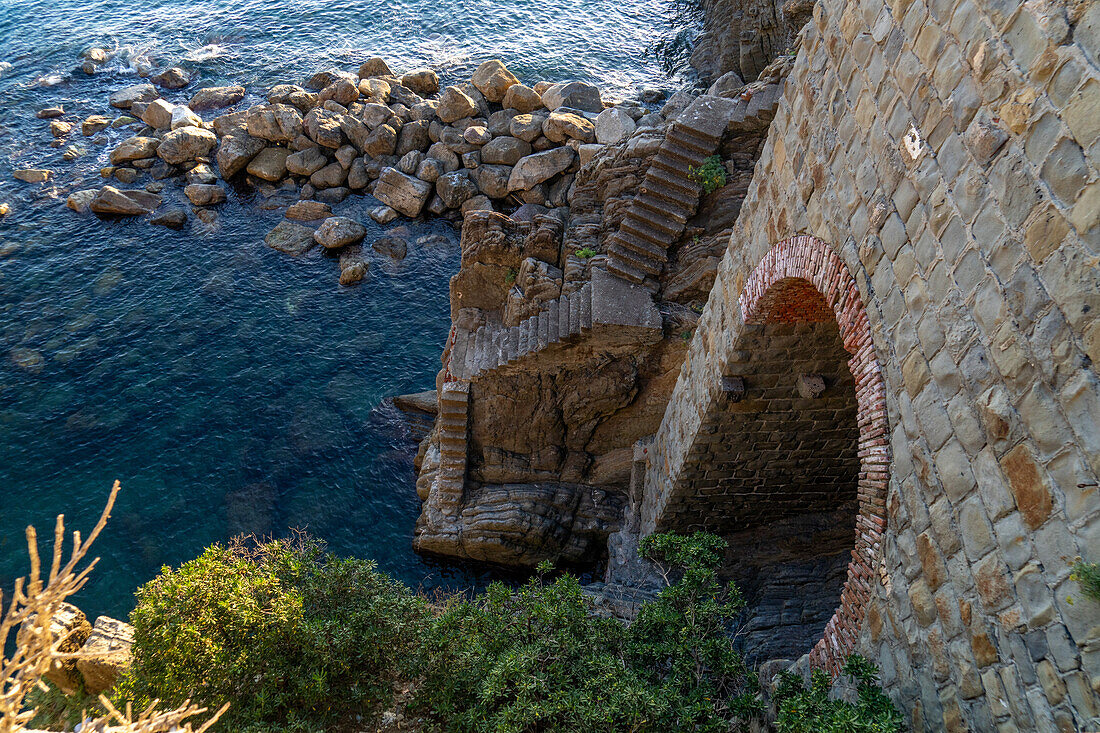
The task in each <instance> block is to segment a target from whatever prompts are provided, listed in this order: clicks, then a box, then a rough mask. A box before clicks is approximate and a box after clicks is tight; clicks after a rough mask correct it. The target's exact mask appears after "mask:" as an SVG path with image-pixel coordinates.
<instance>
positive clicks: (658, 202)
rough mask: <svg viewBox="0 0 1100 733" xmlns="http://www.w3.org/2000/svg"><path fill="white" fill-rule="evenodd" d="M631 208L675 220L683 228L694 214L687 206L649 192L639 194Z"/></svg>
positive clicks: (670, 220) (671, 220)
mask: <svg viewBox="0 0 1100 733" xmlns="http://www.w3.org/2000/svg"><path fill="white" fill-rule="evenodd" d="M631 209H638V210H639V211H643V212H649V213H650V214H652V215H653V216H657V217H660V218H662V219H665V220H667V221H669V222H675V223H676V224H679V226H680V228H681V229H683V227H684V225H685V224H687V220H688V219H690V218H691V215H692V210H691V209H689V208H687V207H685V206H681V205H680V204H674V203H671V202H669V201H665V200H664V199H659V198H657V197H656V196H651V195H649V194H639V195H637V196H635V197H634V201H633V202H632V205H631Z"/></svg>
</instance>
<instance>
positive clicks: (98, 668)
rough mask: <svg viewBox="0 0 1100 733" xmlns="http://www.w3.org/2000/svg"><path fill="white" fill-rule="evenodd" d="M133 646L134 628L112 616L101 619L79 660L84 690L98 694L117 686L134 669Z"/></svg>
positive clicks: (81, 651)
mask: <svg viewBox="0 0 1100 733" xmlns="http://www.w3.org/2000/svg"><path fill="white" fill-rule="evenodd" d="M133 645H134V627H133V626H131V625H130V624H128V623H126V622H125V621H119V620H117V619H113V618H110V617H108V616H100V617H99V618H97V619H96V620H95V626H94V627H92V633H91V635H90V636H89V637H88V640H87V641H86V642H84V646H83V647H82V648H81V650H80V654H81V656H80V658H79V659H77V660H76V668H77V670H78V671H79V672H80V674H81V676H82V677H83V678H84V691H85V692H87V693H88V694H91V695H98V694H100V693H101V692H104V691H105V690H108V689H110V688H111V687H113V686H114V684H115V682H116V681H117V680H118V677H119V675H120V674H121V673H122V672H123V671H125V670H126V668H127V667H129V666H130V659H131V653H130V649H131V647H133Z"/></svg>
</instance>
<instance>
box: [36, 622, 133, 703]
mask: <svg viewBox="0 0 1100 733" xmlns="http://www.w3.org/2000/svg"><path fill="white" fill-rule="evenodd" d="M33 620H34V617H33V616H32V617H31V619H29V620H28V621H26V622H25V624H31V623H33ZM50 634H51V635H52V636H53V638H54V639H55V640H60V646H59V648H58V651H59V652H60V653H61V655H72V656H69V657H66V656H61V655H59V656H58V657H57V658H55V659H54V660H53V662H52V663H51V666H50V669H49V671H47V672H46V674H45V675H44V676H45V678H46V680H48V681H49V682H52V683H53V684H55V685H57V687H58V688H59V689H60V690H61V691H62V692H64V693H65V694H67V695H71V694H74V693H77V692H79V691H83V692H84V693H86V694H91V695H98V694H100V693H101V692H104V691H106V690H108V689H110V688H111V687H112V686H113V685H114V684H115V682H116V681H117V680H118V677H119V675H120V674H121V673H122V672H123V671H124V670H125V669H126V668H127V667H129V666H130V659H131V656H130V650H131V647H132V646H133V644H134V627H132V626H130V624H128V623H126V622H124V621H119V620H118V619H113V618H111V617H109V616H100V617H99V618H97V619H96V620H95V624H94V625H93V624H91V623H89V622H88V617H87V616H85V615H84V612H83V611H81V610H80V609H79V608H77V607H76V606H74V605H72V604H71V603H62V604H61V607H60V608H59V609H58V612H57V613H56V614H55V615H54V617H53V620H52V622H51V624H50Z"/></svg>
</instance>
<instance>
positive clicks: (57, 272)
mask: <svg viewBox="0 0 1100 733" xmlns="http://www.w3.org/2000/svg"><path fill="white" fill-rule="evenodd" d="M676 13H677V11H674V10H673V9H672V7H671V6H670V4H669V0H648V1H647V2H636V3H621V2H617V1H615V0H594V1H593V0H586V1H585V2H579V0H566V1H564V2H556V3H546V2H533V1H532V0H513V1H511V2H507V3H504V2H490V1H489V0H470V1H468V2H462V1H460V0H417V1H415V2H397V3H391V2H386V3H382V2H375V1H371V0H365V1H360V2H346V3H339V4H335V3H327V2H325V3H321V2H301V1H293V0H280V1H276V2H270V1H266V0H265V1H264V2H246V3H225V2H194V1H193V0H161V1H160V2H122V1H121V0H101V1H100V2H91V3H87V2H81V3H76V2H73V0H60V1H56V0H54V1H50V2H42V1H39V0H36V1H33V2H15V1H14V0H0V62H7V63H10V64H12V67H11V68H10V69H7V70H5V71H3V72H0V202H5V201H6V202H8V203H10V205H11V207H12V213H11V214H10V215H9V216H8V217H6V218H4V219H0V584H2V587H4V588H5V589H8V588H10V584H11V581H12V579H13V578H14V577H15V576H17V575H21V574H23V573H24V572H25V570H26V564H25V557H26V556H25V550H24V547H23V528H24V527H25V526H26V525H27V524H28V523H34V524H35V525H37V527H38V528H39V531H40V533H44V534H45V535H48V532H49V528H50V527H51V526H52V519H53V516H54V515H55V514H57V513H59V512H64V513H66V514H67V516H68V517H69V519H70V522H71V523H72V524H73V526H74V527H77V528H83V529H87V528H88V526H89V525H90V524H91V522H92V521H93V520H94V518H95V517H96V516H98V512H99V510H100V508H101V506H102V504H103V501H104V499H105V497H106V495H107V491H108V489H109V486H110V483H111V481H112V480H113V479H115V478H118V479H120V480H121V481H122V483H123V493H122V496H121V499H120V502H119V505H118V507H117V508H116V510H115V512H114V517H113V519H112V521H111V523H110V524H109V526H108V529H107V531H106V533H105V535H104V536H103V537H102V539H101V540H100V542H99V544H98V546H97V550H98V554H99V555H102V557H103V560H102V561H101V564H100V566H99V568H98V569H97V572H96V574H95V576H94V579H93V582H92V583H91V584H90V586H89V587H88V588H87V589H86V590H85V591H84V592H83V593H82V594H81V596H80V597H79V598H78V599H77V602H78V603H79V604H80V605H81V606H82V607H83V608H84V609H85V611H87V612H88V614H89V615H93V616H94V615H97V614H102V613H107V614H111V615H115V616H125V614H127V613H128V612H129V610H130V608H131V607H132V603H133V601H132V593H133V590H134V589H135V588H136V587H137V586H138V585H139V584H140V583H142V582H144V581H146V580H148V579H149V578H151V577H152V576H153V575H155V574H156V572H157V571H158V569H159V568H160V567H161V566H162V565H164V564H178V563H180V562H182V561H185V560H187V559H189V558H191V557H194V556H195V555H196V554H197V553H199V552H200V551H201V549H202V548H203V547H205V546H206V545H208V544H210V543H212V542H215V541H220V540H224V539H226V538H227V537H229V536H231V535H232V534H235V533H237V532H240V531H249V532H252V531H255V532H275V533H279V532H285V530H286V528H287V527H306V528H308V530H309V531H310V532H311V533H313V534H315V535H317V536H319V537H321V538H323V539H325V540H326V541H327V542H328V543H329V544H330V547H331V548H332V549H333V550H335V551H336V552H339V553H342V554H353V555H357V556H361V557H372V558H375V559H376V560H377V561H378V563H379V565H380V566H381V567H382V568H383V569H384V570H386V571H388V572H390V573H393V574H394V575H396V576H398V577H400V578H402V579H403V580H405V581H407V582H409V583H411V584H413V585H420V584H424V585H426V586H429V587H430V586H434V585H439V584H442V585H446V586H449V587H465V586H469V585H476V584H479V583H480V582H483V580H484V578H485V577H486V571H484V570H482V569H475V568H469V567H459V566H448V565H439V564H435V563H432V562H428V561H425V560H424V559H422V558H420V557H418V556H416V555H415V554H414V553H413V552H412V551H411V549H410V542H411V539H412V530H413V525H414V522H415V518H416V515H417V512H418V502H417V499H416V493H415V489H414V485H413V484H414V479H415V477H414V472H413V466H412V458H413V454H414V452H415V442H414V441H413V440H412V438H411V437H410V436H409V434H408V431H407V429H406V426H405V423H404V421H403V420H402V418H401V417H400V416H399V414H398V413H397V411H396V410H394V408H393V407H392V405H390V404H389V403H388V402H385V401H384V398H386V397H388V396H392V395H396V394H402V393H406V392H412V391H419V390H423V389H429V388H431V387H432V386H433V385H434V377H435V373H436V371H437V370H438V368H439V354H440V351H441V347H442V344H443V341H444V339H445V338H446V335H447V329H448V318H447V313H448V302H447V280H448V278H449V277H450V276H451V275H452V274H453V273H454V271H455V270H456V269H457V267H458V260H459V252H458V243H457V242H458V236H457V232H455V231H454V230H453V229H451V227H450V225H448V224H446V223H445V222H427V223H418V224H413V225H411V226H409V228H408V229H407V231H405V232H398V233H399V234H401V233H403V234H405V235H406V236H407V237H408V238H409V241H410V251H409V256H408V257H407V258H406V259H405V260H404V261H403V262H401V263H400V264H394V263H392V262H390V261H389V260H386V259H384V258H381V257H378V256H375V255H374V254H373V253H370V252H369V250H368V255H369V259H370V274H369V275H368V277H367V279H366V280H365V281H364V282H363V283H362V284H360V285H359V286H358V287H355V288H350V289H347V288H341V287H340V286H339V285H338V284H337V267H336V264H335V262H334V261H333V260H332V259H331V258H326V257H324V256H323V255H322V254H321V253H320V252H317V251H314V252H311V253H310V254H309V255H307V256H305V257H303V258H299V259H294V258H291V257H288V256H286V255H283V254H280V253H278V252H275V251H273V250H270V249H268V248H267V247H266V246H264V244H263V236H264V234H265V233H266V232H267V231H268V230H269V229H270V228H271V227H272V226H274V225H275V224H276V223H277V222H278V221H279V220H280V218H281V212H280V211H263V210H261V209H260V208H259V207H258V206H257V204H259V203H260V202H262V200H263V196H261V195H259V194H255V193H248V192H243V191H238V192H234V193H233V194H231V199H230V202H229V203H228V204H226V205H224V206H222V207H219V209H218V214H219V220H218V222H217V223H216V224H215V225H213V226H207V225H204V224H201V223H199V222H197V220H193V221H192V222H191V223H190V224H189V225H188V227H187V228H185V229H184V230H183V231H181V232H173V231H169V230H165V229H162V228H158V227H152V226H150V225H149V224H148V223H147V222H145V221H141V220H135V221H121V222H102V221H98V220H96V219H95V218H93V217H90V216H79V215H76V214H74V213H73V212H71V211H69V210H68V209H66V208H65V205H64V198H65V196H66V195H67V194H68V193H69V192H70V191H72V190H77V189H80V188H89V187H93V186H99V185H102V181H101V180H100V178H99V175H98V170H99V168H100V167H101V166H104V165H106V164H107V151H108V150H109V149H111V148H112V147H114V144H116V143H117V142H118V141H119V140H121V139H122V138H124V137H126V136H128V135H129V134H131V132H127V131H117V130H111V131H109V132H108V136H109V138H110V144H108V145H105V146H97V145H95V144H93V143H92V142H91V140H90V139H87V138H83V137H82V136H81V135H80V134H79V131H77V133H76V134H74V135H73V136H72V137H71V138H70V139H69V140H68V141H67V143H66V144H68V143H75V144H77V145H79V146H81V147H84V148H86V149H87V154H86V155H85V156H83V157H82V158H80V159H78V160H77V161H75V162H72V163H69V162H64V161H63V160H62V158H61V151H62V149H63V148H55V147H50V143H51V142H52V137H51V135H50V133H49V125H48V122H47V121H43V120H37V119H35V116H34V115H35V112H36V111H37V110H38V109H40V108H42V107H45V106H49V105H52V104H58V103H61V104H64V106H65V110H66V112H67V115H66V118H65V119H66V120H68V121H71V122H77V123H79V121H80V120H82V119H84V118H85V117H87V116H88V115H89V114H96V113H110V112H111V111H110V110H109V108H108V106H107V104H106V97H107V94H108V93H109V92H110V91H111V90H113V89H117V88H119V87H121V86H124V85H127V84H132V83H136V82H137V81H139V79H138V78H137V77H136V75H135V74H134V72H133V68H132V67H133V66H135V65H138V64H140V63H141V62H143V61H145V60H150V61H152V62H153V64H154V65H155V66H156V67H158V68H163V67H164V66H167V65H170V64H176V63H178V64H181V65H183V66H185V67H186V68H188V69H189V70H190V71H191V73H192V78H193V82H192V84H191V86H190V87H188V89H185V90H182V91H180V92H176V93H173V92H166V93H165V96H166V97H167V98H169V99H170V100H173V101H184V100H185V99H186V98H187V97H188V96H189V95H190V94H191V93H193V90H194V89H196V88H198V87H200V86H203V85H210V84H219V83H226V82H231V83H241V84H244V85H245V86H246V87H247V88H248V89H249V91H250V94H252V95H253V96H251V97H250V99H249V100H246V102H248V103H250V102H253V101H258V99H259V95H262V94H263V93H264V92H265V90H266V89H267V88H268V87H270V86H271V85H272V84H275V83H280V82H300V81H302V79H303V78H304V77H306V76H307V75H308V74H309V73H311V72H313V71H316V70H319V69H322V68H327V67H330V66H339V67H341V68H346V69H349V70H354V69H355V68H356V67H357V66H358V64H359V63H360V62H361V61H362V60H364V59H365V58H367V57H368V56H371V55H381V56H383V57H385V58H386V59H388V60H389V61H390V62H391V66H393V67H394V68H395V70H401V69H407V68H411V67H413V66H416V65H423V64H429V65H431V66H433V67H434V68H436V69H438V70H440V71H441V73H442V74H443V77H444V81H457V80H459V79H460V78H463V77H466V78H468V76H469V72H470V71H471V70H472V69H473V68H474V67H476V65H477V63H478V62H480V61H481V60H483V59H484V58H489V57H499V58H502V59H503V60H504V61H505V62H506V63H507V64H508V65H509V67H510V68H512V69H513V70H514V71H515V72H516V73H517V74H518V75H519V76H520V78H521V79H523V80H524V81H527V82H529V83H530V82H534V81H536V80H539V79H548V80H561V79H569V78H579V79H584V80H587V81H592V82H594V83H597V84H599V85H600V86H601V88H603V89H604V90H606V93H607V96H611V97H615V96H619V97H624V98H625V97H628V96H633V95H635V94H636V93H637V91H638V90H640V89H641V88H644V87H654V86H658V87H661V86H663V87H671V86H675V85H676V84H677V83H678V82H679V80H678V79H670V78H669V76H668V70H669V68H671V67H675V66H676V65H677V64H678V63H679V57H678V56H677V54H676V52H675V49H677V48H682V47H683V45H684V39H685V38H687V37H688V36H689V35H690V32H691V27H690V24H688V23H685V22H684V21H683V20H682V19H680V18H678V17H677V14H676ZM93 45H96V46H102V47H105V48H108V49H113V50H116V51H117V53H116V56H115V58H114V59H113V60H112V61H111V62H110V63H109V64H108V65H107V67H105V70H104V71H103V72H102V73H100V74H97V75H96V76H94V77H87V76H86V75H84V74H83V73H82V72H80V71H75V72H74V71H73V69H74V68H75V67H76V66H77V65H78V56H79V54H80V52H81V51H83V50H84V49H86V48H88V47H91V46H93ZM657 48H662V49H673V51H672V52H671V53H668V52H655V49H657ZM26 167H45V168H50V169H52V170H54V171H55V177H56V179H55V181H54V182H53V184H50V185H47V186H37V185H28V184H23V183H19V182H17V181H14V180H12V177H11V172H12V170H13V169H15V168H26ZM144 182H145V181H144V180H143V181H142V183H144ZM164 195H165V198H166V200H169V201H174V202H176V203H177V204H180V205H183V204H184V203H185V202H184V200H183V199H182V194H181V193H180V191H179V189H178V186H175V187H173V186H170V187H169V188H168V189H167V190H166V192H165V194H164ZM368 202H369V199H364V198H362V197H356V196H353V197H351V198H350V199H349V200H348V202H345V204H342V205H340V206H338V207H335V208H336V210H337V212H338V213H344V214H346V215H350V216H355V217H357V218H360V219H361V220H365V221H368V222H369V220H367V219H366V216H365V212H366V209H367V208H368V207H369V203H368ZM398 226H407V223H406V224H405V225H403V224H402V223H401V222H396V223H395V224H393V225H390V227H388V228H387V229H393V228H394V227H398ZM381 232H382V229H381V228H379V227H374V228H373V234H375V235H377V234H380V233H381ZM429 233H434V234H442V235H445V236H446V237H448V238H449V242H448V243H446V244H442V243H440V244H434V245H425V246H417V245H416V244H414V241H415V239H416V237H417V236H420V235H424V234H429ZM369 241H370V237H368V242H369ZM19 349H29V350H32V351H34V352H36V353H38V354H40V355H41V357H42V362H41V364H40V366H39V367H36V368H31V369H28V368H25V367H21V366H18V365H16V364H15V363H14V361H13V359H12V358H11V354H12V352H13V350H19ZM16 353H20V352H16ZM24 353H25V352H24Z"/></svg>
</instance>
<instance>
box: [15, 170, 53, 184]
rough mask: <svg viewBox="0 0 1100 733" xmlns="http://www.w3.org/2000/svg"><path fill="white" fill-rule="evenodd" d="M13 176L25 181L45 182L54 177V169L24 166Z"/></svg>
mask: <svg viewBox="0 0 1100 733" xmlns="http://www.w3.org/2000/svg"><path fill="white" fill-rule="evenodd" d="M11 175H12V178H14V179H15V180H17V181H23V182H25V183H45V182H46V181H48V180H50V178H52V177H53V171H49V170H46V169H44V168H23V169H21V170H17V171H14V172H13V173H12V174H11Z"/></svg>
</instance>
